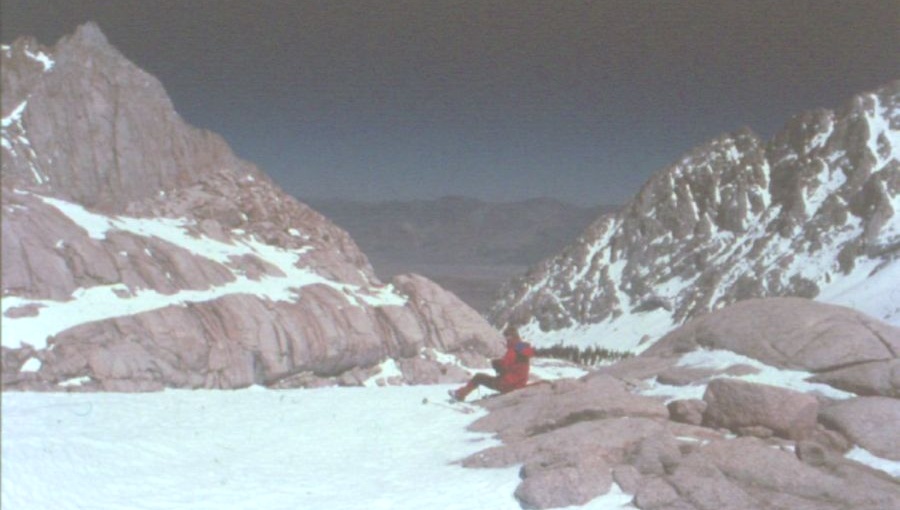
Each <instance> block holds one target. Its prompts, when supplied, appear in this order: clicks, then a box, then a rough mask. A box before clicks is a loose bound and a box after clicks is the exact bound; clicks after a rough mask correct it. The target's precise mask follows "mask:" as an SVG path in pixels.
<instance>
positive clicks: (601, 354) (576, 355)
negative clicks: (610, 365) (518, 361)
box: [535, 343, 633, 366]
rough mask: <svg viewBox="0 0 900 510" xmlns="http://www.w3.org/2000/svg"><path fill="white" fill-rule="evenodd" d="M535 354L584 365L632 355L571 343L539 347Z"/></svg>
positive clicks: (616, 359)
mask: <svg viewBox="0 0 900 510" xmlns="http://www.w3.org/2000/svg"><path fill="white" fill-rule="evenodd" d="M535 355H536V356H538V357H540V358H553V359H561V360H565V361H571V362H572V363H578V364H579V365H585V366H595V365H599V364H600V363H604V362H610V361H619V360H622V359H625V358H630V357H631V356H633V354H632V353H630V352H623V351H614V350H610V349H605V348H602V347H600V348H597V347H593V346H591V347H588V348H587V349H581V348H579V347H576V346H573V345H569V346H566V345H562V344H561V343H560V344H556V345H554V346H552V347H544V348H539V349H537V350H536V354H535Z"/></svg>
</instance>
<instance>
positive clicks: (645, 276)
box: [491, 82, 900, 351]
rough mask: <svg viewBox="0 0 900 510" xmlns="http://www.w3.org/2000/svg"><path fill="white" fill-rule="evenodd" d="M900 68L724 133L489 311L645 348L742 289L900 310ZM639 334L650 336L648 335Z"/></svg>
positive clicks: (572, 337)
mask: <svg viewBox="0 0 900 510" xmlns="http://www.w3.org/2000/svg"><path fill="white" fill-rule="evenodd" d="M898 250H900V82H894V83H891V84H889V85H887V86H885V87H883V88H881V89H880V90H877V91H875V92H873V93H869V94H863V95H860V96H858V97H855V98H853V99H852V100H850V101H849V102H848V103H847V104H846V105H845V106H844V107H843V108H841V109H839V110H837V111H828V110H817V111H813V112H809V113H805V114H802V115H799V116H796V117H794V118H793V119H791V120H790V122H788V124H787V125H786V126H785V128H784V129H783V130H782V131H781V132H780V133H779V134H778V135H777V136H775V137H774V138H773V139H772V140H771V141H769V142H768V143H766V142H763V141H761V140H760V139H759V138H758V137H757V136H755V135H754V134H753V133H752V132H750V131H748V130H743V131H740V132H737V133H734V134H729V135H723V136H721V137H719V138H717V139H714V140H712V141H710V142H709V143H707V144H705V145H702V146H700V147H697V148H696V149H694V150H693V151H691V152H689V153H688V154H686V155H685V156H684V157H683V158H682V159H681V160H680V161H678V162H676V163H675V164H673V165H671V166H670V167H668V168H665V169H663V170H662V171H660V172H659V173H658V174H656V175H655V176H654V177H653V178H651V179H650V180H649V181H648V182H647V183H646V185H645V186H644V187H643V188H642V189H641V191H640V193H639V194H638V195H637V196H636V197H635V199H634V200H633V201H632V202H631V203H630V204H629V205H628V206H627V207H626V208H625V209H624V210H623V212H621V213H620V214H617V215H614V216H606V217H603V218H600V219H599V220H598V221H596V222H595V223H594V224H593V225H592V226H591V227H589V228H588V229H587V231H585V232H584V234H583V235H582V236H581V237H580V238H579V239H578V241H577V242H576V243H574V244H573V245H570V246H569V247H567V248H566V249H565V250H564V251H563V252H562V253H560V254H558V255H557V256H555V257H552V258H549V259H547V260H545V261H544V262H542V263H541V264H540V265H538V266H536V267H534V268H532V269H531V270H530V271H529V272H528V274H527V275H526V276H524V277H522V278H520V279H519V280H517V281H515V282H513V283H512V284H511V285H510V286H509V287H508V288H507V290H506V293H505V295H504V296H503V297H502V299H501V300H499V301H498V302H497V303H496V304H495V305H494V307H493V308H492V312H491V319H492V321H493V322H494V323H495V324H498V325H499V324H504V323H507V322H515V323H519V324H526V325H527V326H526V328H525V329H526V332H527V333H528V334H529V337H530V338H532V339H534V340H536V341H538V342H539V343H547V344H554V343H557V342H563V343H567V344H575V345H582V346H587V345H600V346H603V347H606V348H611V349H618V350H633V351H639V350H642V349H643V348H645V347H646V346H648V345H649V341H652V340H655V339H656V338H658V337H659V336H660V335H661V334H663V333H665V332H667V331H669V330H670V329H671V328H672V327H674V326H675V325H678V324H681V323H683V322H684V321H685V320H686V319H688V318H691V317H694V316H698V315H702V314H705V313H707V312H709V311H711V310H714V309H718V308H721V307H723V306H725V305H727V304H729V303H733V302H736V301H740V300H744V299H748V298H753V297H765V296H802V297H809V298H815V299H818V300H822V301H827V302H833V303H839V304H845V305H848V306H853V307H856V308H859V309H861V310H863V311H865V312H867V313H869V314H871V315H874V316H876V317H878V318H881V319H883V320H886V321H888V322H892V323H894V324H897V323H900V290H898V286H897V284H896V282H898V281H900V261H898V260H897V258H898ZM642 340H644V343H643V344H642V343H641V342H642Z"/></svg>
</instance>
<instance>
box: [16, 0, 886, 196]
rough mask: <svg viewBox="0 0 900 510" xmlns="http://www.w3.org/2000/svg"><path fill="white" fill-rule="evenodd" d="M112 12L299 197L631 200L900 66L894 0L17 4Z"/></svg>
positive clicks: (117, 0) (115, 25)
mask: <svg viewBox="0 0 900 510" xmlns="http://www.w3.org/2000/svg"><path fill="white" fill-rule="evenodd" d="M0 6H2V18H0V20H2V33H0V35H2V40H3V41H4V42H10V41H11V40H13V39H14V38H15V37H18V36H20V35H34V36H36V37H37V38H38V40H39V41H41V42H42V43H44V44H48V45H51V44H53V43H55V42H56V40H57V39H58V38H59V37H61V36H62V35H64V34H67V33H71V32H72V31H74V29H75V27H76V26H77V25H78V24H81V23H83V22H85V21H87V20H94V21H96V22H97V23H98V24H99V25H100V27H101V29H102V30H103V31H104V33H105V34H106V35H107V37H108V39H109V40H110V42H111V43H112V44H113V45H115V46H116V47H117V48H119V50H121V51H122V52H123V53H124V54H125V55H126V56H127V57H128V58H129V59H131V60H132V61H134V62H135V63H136V64H137V65H139V66H140V67H142V68H144V69H145V70H147V71H148V72H150V73H152V74H154V75H155V76H157V77H158V78H159V79H160V80H161V81H162V83H163V85H165V87H166V89H167V91H168V92H169V94H170V95H171V97H172V99H173V101H174V103H175V105H176V108H177V109H178V111H179V113H180V114H181V115H182V116H183V117H184V118H185V119H186V120H187V121H188V122H190V123H191V124H194V125H196V126H200V127H204V128H208V129H210V130H212V131H215V132H217V133H219V134H221V135H223V136H224V137H225V138H226V139H227V140H228V142H229V143H230V144H231V146H232V147H233V148H234V150H235V151H236V152H237V153H238V155H240V156H241V157H243V158H245V159H248V160H250V161H252V162H254V163H256V164H258V165H259V166H260V167H261V168H263V169H264V170H265V171H266V172H267V173H269V174H270V175H271V176H272V177H273V178H274V179H275V180H276V181H277V182H279V183H280V184H281V185H282V186H283V187H284V188H285V189H287V190H288V191H289V192H291V193H293V194H295V195H298V196H300V197H344V198H356V199H365V200H381V199H415V198H432V197H439V196H444V195H466V196H473V197H477V198H482V199H487V200H494V201H510V200H518V199H523V198H528V197H537V196H548V197H554V198H559V199H562V200H566V201H570V202H576V203H580V204H591V205H593V204H599V203H622V202H625V201H627V200H628V199H629V198H630V197H631V196H632V195H634V194H635V193H636V192H637V191H638V189H639V187H640V186H641V184H643V183H644V182H645V181H646V179H647V178H648V177H649V176H650V175H651V174H652V173H654V172H656V171H657V170H659V169H660V168H662V167H664V166H666V165H667V164H669V163H671V162H673V161H674V160H676V159H677V158H678V157H679V156H680V155H681V154H683V153H684V152H687V151H688V150H689V149H691V148H692V147H694V146H695V145H697V144H699V143H702V142H704V141H705V140H707V139H709V138H711V137H713V136H716V135H718V134H720V133H722V132H726V131H734V130H737V129H739V128H741V127H743V126H750V127H751V128H752V129H754V130H755V131H757V132H758V133H760V134H761V135H763V136H765V137H768V136H770V135H772V134H773V133H774V132H775V131H776V130H777V129H778V128H780V127H781V126H782V125H783V123H784V122H785V121H787V120H788V118H789V117H790V116H792V115H793V114H796V113H800V112H802V111H804V110H808V109H811V108H816V107H820V106H821V107H827V108H834V107H837V106H839V105H840V104H841V103H842V102H843V101H844V100H846V99H847V98H849V97H850V96H852V95H853V94H856V93H858V92H864V91H867V90H871V89H873V88H875V87H878V86H880V85H883V84H885V83H887V82H888V81H890V80H893V79H897V78H900V29H898V27H900V0H897V1H889V0H888V1H885V0H879V1H866V0H859V1H852V2H850V1H842V2H833V1H828V0H813V1H802V0H790V1H737V2H734V1H722V0H715V1H707V2H696V1H662V0H661V1H652V2H642V1H638V0H629V1H624V2H610V1H604V2H574V1H526V0H514V1H489V0H485V1H466V2H461V1H452V0H447V1H424V0H416V1H390V2H387V1H363V0H355V1H346V2H341V1H335V0H328V1H290V2H289V1H275V0H271V1H259V2H252V1H247V0H236V1H225V0H216V1H207V0H182V1H166V0H154V1H146V0H139V1H128V0H107V1H79V0H65V1H49V0H40V1H17V0H0Z"/></svg>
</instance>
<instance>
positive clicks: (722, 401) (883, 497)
mask: <svg viewBox="0 0 900 510" xmlns="http://www.w3.org/2000/svg"><path fill="white" fill-rule="evenodd" d="M801 301H803V302H801ZM774 310H781V311H782V312H783V313H774V312H773V311H774ZM770 312H773V313H770ZM751 316H752V317H754V318H755V320H754V321H753V323H752V325H753V326H755V328H750V327H744V326H747V324H748V322H747V321H748V320H749V317H751ZM788 317H790V319H788ZM826 317H827V318H828V320H829V321H831V322H829V323H828V324H829V325H830V326H833V329H829V328H827V327H824V326H823V325H822V324H821V321H822V320H824V318H826ZM770 322H771V323H770ZM838 325H840V327H838ZM828 331H832V332H833V334H834V335H840V336H845V337H847V338H848V339H849V340H848V341H849V342H850V344H851V345H856V344H855V343H854V342H856V341H859V342H861V343H860V344H859V350H858V355H859V356H863V357H866V356H872V355H873V353H880V354H878V355H883V354H884V352H890V349H888V348H887V347H886V346H884V345H882V347H883V348H884V351H877V350H870V349H868V348H866V347H865V346H864V344H866V343H867V342H874V343H873V344H872V345H870V346H869V347H870V348H871V349H875V347H874V344H875V343H878V344H880V343H881V342H882V341H886V342H887V343H888V344H890V340H889V339H890V338H893V336H892V335H895V334H896V328H893V327H891V326H889V325H886V324H883V323H880V322H878V321H876V320H875V319H872V318H870V317H866V316H863V315H861V314H859V313H858V312H855V311H853V310H850V309H846V308H842V307H835V306H831V305H825V304H821V303H816V302H813V301H809V300H800V299H796V298H773V299H768V300H751V301H747V302H742V303H739V304H736V305H733V306H731V307H729V308H725V309H723V310H720V311H717V312H713V313H711V314H709V315H707V316H704V317H702V318H700V319H696V320H694V321H691V322H689V323H688V324H686V325H685V326H682V327H681V328H680V329H678V330H676V331H673V332H672V333H671V334H670V335H669V336H668V337H666V338H665V339H663V340H661V341H660V342H658V343H657V344H655V345H654V346H653V347H652V348H651V349H649V350H647V351H646V352H644V353H642V354H641V355H639V356H636V357H634V358H630V359H626V360H624V361H621V362H618V363H616V364H614V365H611V366H608V367H602V368H600V369H598V370H596V371H595V372H594V373H592V374H589V375H587V376H584V377H582V378H581V379H578V380H576V381H571V380H560V381H555V382H553V383H545V384H540V385H534V386H531V387H528V388H525V389H523V390H520V391H516V392H513V393H510V394H507V395H502V396H497V397H490V398H488V399H485V400H484V401H483V402H482V405H483V406H484V407H485V408H486V409H487V410H488V412H489V414H488V415H487V416H485V417H483V418H481V419H479V420H478V421H476V422H475V423H474V424H473V425H472V428H473V429H474V430H478V431H488V432H493V433H495V434H497V437H499V438H500V439H501V440H502V441H503V445H501V446H496V447H493V448H488V449H486V450H483V451H481V452H478V453H476V454H474V455H472V456H470V457H468V458H467V459H465V460H464V461H463V464H464V465H466V466H470V467H500V466H511V465H517V464H518V465H522V466H523V467H522V470H521V472H520V476H521V478H522V481H521V484H520V486H519V488H518V489H517V491H516V496H517V498H518V499H519V500H520V502H521V503H522V505H523V507H525V508H555V507H567V506H572V505H582V504H585V503H587V502H589V501H590V500H591V499H593V498H597V497H601V496H602V495H604V494H607V493H608V492H609V491H611V489H612V484H613V483H615V484H616V485H617V486H618V488H620V489H621V490H622V491H624V492H626V493H628V494H631V495H633V500H632V502H631V504H632V505H633V506H635V507H637V508H640V509H644V510H646V509H667V510H669V509H679V510H705V509H710V508H716V509H719V508H728V509H735V510H737V509H747V508H759V509H788V508H790V509H792V510H793V509H809V510H813V509H816V510H823V509H824V510H827V509H834V510H837V509H846V508H866V509H871V510H875V509H880V508H894V507H896V506H897V505H900V480H898V479H897V478H896V473H894V474H893V475H891V474H888V473H885V472H884V471H881V470H879V469H873V467H872V466H871V465H870V464H861V463H859V462H857V461H856V460H853V459H855V458H857V457H855V456H854V452H858V451H865V452H867V453H866V455H871V456H874V457H873V458H879V459H881V462H884V463H889V462H890V461H891V460H893V461H895V462H894V465H895V466H896V465H897V464H896V460H897V444H898V443H897V434H896V427H895V426H894V425H893V424H895V423H896V422H897V420H898V419H900V418H898V416H897V411H898V409H900V408H898V406H897V403H898V400H897V399H896V398H891V397H887V396H879V397H861V396H857V395H854V394H850V393H846V392H841V391H837V390H835V389H833V388H832V389H831V390H829V389H828V388H827V387H825V386H824V385H816V384H814V383H812V382H811V381H804V380H803V379H802V377H803V376H804V373H805V376H806V379H810V378H812V373H811V372H803V371H801V370H799V368H800V367H801V364H800V361H801V360H802V359H803V358H804V357H808V358H809V361H808V363H809V365H808V367H818V368H821V369H825V370H827V369H828V367H832V366H835V365H838V364H840V363H842V362H843V360H845V359H846V356H847V355H848V354H847V350H844V349H835V348H834V346H833V343H832V339H831V337H830V336H829V334H828ZM873 331H877V332H878V333H877V334H874V333H873ZM735 335H737V336H735ZM729 349H738V350H739V351H740V352H742V353H747V354H743V355H742V354H738V353H737V352H734V351H731V350H729ZM801 351H802V352H804V353H805V355H804V357H800V356H797V355H796V353H797V352H801ZM751 354H752V356H751ZM757 355H759V356H761V357H763V358H764V360H760V359H756V358H754V357H753V356H757ZM763 361H765V362H764V363H763ZM664 373H667V374H670V377H669V378H667V379H666V380H667V381H669V383H663V382H662V379H663V378H662V377H660V376H661V374H664ZM759 381H766V383H761V382H759ZM672 383H675V384H672ZM686 395H697V398H685V396H686ZM700 396H702V398H703V399H702V400H700V399H699V397H700ZM894 470H896V468H894Z"/></svg>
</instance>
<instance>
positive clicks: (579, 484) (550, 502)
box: [515, 456, 612, 509]
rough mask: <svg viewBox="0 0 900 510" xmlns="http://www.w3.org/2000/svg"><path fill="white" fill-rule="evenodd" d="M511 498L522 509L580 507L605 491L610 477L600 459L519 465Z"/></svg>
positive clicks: (578, 459) (606, 466) (607, 467)
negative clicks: (513, 493)
mask: <svg viewBox="0 0 900 510" xmlns="http://www.w3.org/2000/svg"><path fill="white" fill-rule="evenodd" d="M520 475H521V477H522V483H521V484H519V486H518V487H517V488H516V491H515V497H516V499H518V500H519V501H520V502H521V503H522V505H523V506H524V507H525V508H541V509H542V508H559V507H569V506H575V505H578V506H581V505H584V504H586V503H588V502H589V501H591V500H592V499H594V498H596V497H597V496H600V495H603V494H606V493H607V492H609V489H610V487H611V486H612V475H611V473H610V468H609V465H608V464H607V463H606V462H605V461H604V460H603V458H601V457H588V456H583V457H578V458H576V459H573V460H572V461H565V460H563V461H560V462H557V463H553V462H548V461H546V460H543V461H536V462H531V463H528V464H526V465H525V466H523V468H522V470H521V473H520Z"/></svg>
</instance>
